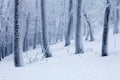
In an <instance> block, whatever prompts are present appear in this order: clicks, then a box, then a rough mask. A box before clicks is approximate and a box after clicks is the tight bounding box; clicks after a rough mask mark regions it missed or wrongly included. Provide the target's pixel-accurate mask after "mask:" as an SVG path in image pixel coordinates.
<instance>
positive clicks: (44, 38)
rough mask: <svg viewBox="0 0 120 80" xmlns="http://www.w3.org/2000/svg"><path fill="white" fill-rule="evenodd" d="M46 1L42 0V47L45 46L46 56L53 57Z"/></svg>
mask: <svg viewBox="0 0 120 80" xmlns="http://www.w3.org/2000/svg"><path fill="white" fill-rule="evenodd" d="M45 3H46V0H41V21H42V47H43V53H44V57H45V58H48V57H52V54H51V52H50V48H49V43H48V35H47V26H46V8H45Z"/></svg>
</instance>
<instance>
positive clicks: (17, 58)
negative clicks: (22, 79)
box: [14, 0, 23, 67]
mask: <svg viewBox="0 0 120 80" xmlns="http://www.w3.org/2000/svg"><path fill="white" fill-rule="evenodd" d="M14 2H15V5H14V9H15V10H14V11H15V12H14V19H15V22H14V63H15V66H16V67H21V66H23V59H22V53H21V44H20V22H19V21H20V20H19V19H20V15H19V7H20V5H19V4H20V2H19V0H14Z"/></svg>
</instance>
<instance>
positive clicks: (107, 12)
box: [102, 0, 111, 56]
mask: <svg viewBox="0 0 120 80" xmlns="http://www.w3.org/2000/svg"><path fill="white" fill-rule="evenodd" d="M107 5H108V6H107V7H106V10H105V17H104V30H103V40H102V56H107V55H108V33H109V16H110V7H111V6H110V1H109V0H107Z"/></svg>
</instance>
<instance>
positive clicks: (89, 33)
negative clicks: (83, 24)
mask: <svg viewBox="0 0 120 80" xmlns="http://www.w3.org/2000/svg"><path fill="white" fill-rule="evenodd" d="M83 13H84V17H85V19H86V21H87V23H88V32H87V37H86V40H88V36H89V35H90V41H94V36H93V32H92V26H91V24H90V21H89V20H88V17H87V14H86V13H85V12H84V11H83Z"/></svg>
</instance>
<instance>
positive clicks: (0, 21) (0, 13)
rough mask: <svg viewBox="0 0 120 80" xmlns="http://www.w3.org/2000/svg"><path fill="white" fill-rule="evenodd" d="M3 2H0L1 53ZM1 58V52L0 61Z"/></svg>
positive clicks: (0, 41) (0, 47) (2, 0)
mask: <svg viewBox="0 0 120 80" xmlns="http://www.w3.org/2000/svg"><path fill="white" fill-rule="evenodd" d="M3 2H4V0H0V49H1V51H2V10H3ZM1 58H2V52H0V61H1Z"/></svg>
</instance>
